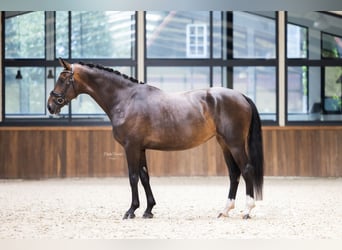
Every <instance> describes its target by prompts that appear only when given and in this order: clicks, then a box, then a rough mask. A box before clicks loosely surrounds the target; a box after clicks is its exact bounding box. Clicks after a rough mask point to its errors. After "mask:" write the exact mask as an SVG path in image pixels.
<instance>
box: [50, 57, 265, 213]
mask: <svg viewBox="0 0 342 250" xmlns="http://www.w3.org/2000/svg"><path fill="white" fill-rule="evenodd" d="M59 62H60V64H61V65H62V67H64V70H63V71H62V72H61V73H60V75H59V78H58V80H57V82H56V85H55V87H54V89H53V90H52V91H51V93H50V96H49V99H48V102H47V109H48V110H49V112H50V113H51V114H58V113H59V112H60V110H61V108H62V107H63V106H64V105H67V104H68V103H69V102H70V101H71V100H72V99H74V98H76V97H77V96H78V95H79V94H81V93H85V94H88V95H90V96H91V97H92V98H93V99H94V100H95V101H96V102H97V103H98V104H99V105H100V106H101V108H102V109H103V110H104V112H105V113H106V114H107V115H108V117H109V119H110V121H111V124H112V127H113V136H114V138H115V140H116V141H117V142H118V143H120V144H121V145H122V147H123V148H124V150H125V154H126V159H127V165H128V175H129V183H130V187H131V192H132V202H131V206H130V208H129V209H128V211H127V212H126V213H125V214H124V217H123V219H127V218H134V217H135V214H134V213H135V210H136V209H137V208H138V207H139V205H140V203H139V196H138V181H139V179H140V180H141V183H142V185H143V187H144V189H145V193H146V197H147V208H146V210H145V212H144V214H143V217H144V218H152V217H153V213H152V208H153V207H154V205H155V204H156V202H155V199H154V197H153V194H152V189H151V186H150V181H149V179H150V177H149V173H148V167H147V161H146V149H152V150H164V151H170V150H185V149H189V148H192V147H196V146H198V145H200V144H202V143H204V142H206V141H207V140H209V139H210V138H212V137H214V136H215V137H216V138H217V141H218V143H219V145H220V146H221V148H222V151H223V155H224V158H225V162H226V165H227V168H228V171H229V178H230V188H229V194H228V200H227V203H226V206H225V207H224V209H223V211H222V212H221V213H220V214H219V217H221V216H224V217H228V212H229V211H230V210H231V209H233V208H234V206H235V197H236V192H237V188H238V184H239V180H240V176H241V175H242V176H243V178H244V180H245V184H246V197H247V198H246V209H245V210H244V212H243V218H244V219H248V218H250V212H251V210H252V209H253V208H254V207H255V200H254V197H255V198H256V199H262V188H263V175H264V174H263V148H262V133H261V122H260V117H259V113H258V111H257V108H256V106H255V104H254V103H253V101H252V100H251V99H250V98H248V97H246V96H244V95H243V94H241V93H239V92H237V91H235V90H232V89H227V88H222V87H214V88H208V89H201V90H192V91H187V92H181V93H166V92H164V91H162V90H160V89H158V88H156V87H153V86H151V85H148V84H143V83H141V82H140V83H139V82H138V81H137V80H136V79H134V78H132V77H128V76H127V75H124V74H121V73H120V72H118V71H114V70H113V69H111V68H107V67H104V66H102V65H94V64H85V63H82V62H80V63H74V64H71V63H68V62H67V61H65V60H63V59H61V58H59Z"/></svg>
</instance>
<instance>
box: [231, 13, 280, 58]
mask: <svg viewBox="0 0 342 250" xmlns="http://www.w3.org/2000/svg"><path fill="white" fill-rule="evenodd" d="M275 25H276V24H275V21H274V12H264V13H247V12H239V11H237V12H233V56H234V58H262V59H269V58H275V57H276V36H275V34H276V32H275V31H276V30H275Z"/></svg>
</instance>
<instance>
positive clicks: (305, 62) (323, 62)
mask: <svg viewBox="0 0 342 250" xmlns="http://www.w3.org/2000/svg"><path fill="white" fill-rule="evenodd" d="M317 13H321V14H324V15H330V16H335V17H338V18H341V19H342V16H339V15H337V14H333V13H330V12H324V11H319V12H317ZM289 23H290V24H294V23H293V22H289V20H288V11H286V12H285V27H284V29H285V38H284V39H285V41H287V35H288V34H287V31H288V30H287V24H289ZM295 25H298V26H303V25H301V24H295ZM307 28H309V27H307ZM309 32H310V31H309V29H308V32H307V39H308V41H307V57H306V58H288V57H287V47H288V46H287V42H286V43H285V51H284V53H285V126H289V125H295V126H297V125H298V126H308V125H309V126H317V125H328V126H329V125H332V126H334V125H341V124H342V120H325V119H323V120H322V119H320V120H317V119H314V120H289V111H288V102H289V100H288V85H289V83H288V69H289V67H302V66H306V67H307V68H308V70H309V68H310V67H318V68H320V73H321V74H320V75H321V79H320V84H319V87H320V88H321V90H320V97H321V104H320V105H321V112H322V114H324V113H323V106H322V101H323V92H324V91H323V90H322V88H323V84H324V74H323V71H324V68H325V67H329V66H330V67H333V66H341V65H342V58H334V59H332V58H324V57H323V56H322V50H323V41H322V32H323V31H320V47H319V49H320V58H319V59H310V50H309V43H310V36H309ZM325 33H326V32H325ZM307 79H308V88H309V84H310V76H309V75H308V76H307ZM308 95H309V93H308ZM308 108H309V109H310V107H308Z"/></svg>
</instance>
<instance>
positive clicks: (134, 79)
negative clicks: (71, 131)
mask: <svg viewBox="0 0 342 250" xmlns="http://www.w3.org/2000/svg"><path fill="white" fill-rule="evenodd" d="M78 64H80V65H83V66H87V67H89V68H96V69H100V70H104V71H107V72H110V73H113V74H116V75H118V76H122V77H123V78H125V79H127V80H130V81H131V82H134V83H138V84H144V83H143V82H139V81H138V80H137V79H136V78H134V77H131V76H128V75H126V74H123V73H121V72H120V71H117V70H114V69H112V68H109V67H105V66H103V65H101V64H93V63H84V62H79V63H78Z"/></svg>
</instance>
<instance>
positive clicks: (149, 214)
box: [143, 212, 153, 219]
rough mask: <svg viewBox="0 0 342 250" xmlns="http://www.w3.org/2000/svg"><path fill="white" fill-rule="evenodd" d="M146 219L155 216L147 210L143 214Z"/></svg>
mask: <svg viewBox="0 0 342 250" xmlns="http://www.w3.org/2000/svg"><path fill="white" fill-rule="evenodd" d="M143 218H144V219H152V218H153V214H152V213H151V212H145V213H144V215H143Z"/></svg>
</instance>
